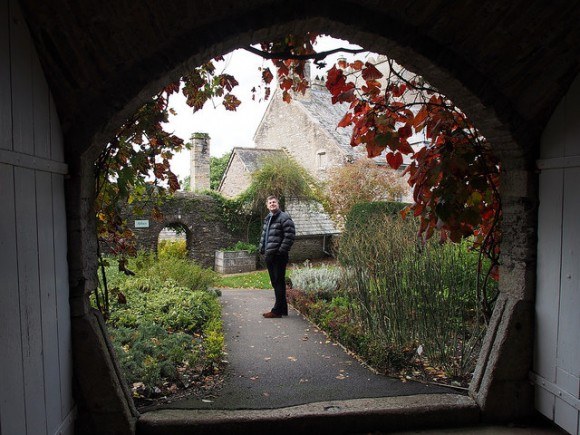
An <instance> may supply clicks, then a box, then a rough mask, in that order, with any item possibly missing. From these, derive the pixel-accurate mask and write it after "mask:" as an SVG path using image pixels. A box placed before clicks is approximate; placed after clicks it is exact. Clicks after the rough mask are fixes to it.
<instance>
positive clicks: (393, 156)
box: [387, 152, 403, 169]
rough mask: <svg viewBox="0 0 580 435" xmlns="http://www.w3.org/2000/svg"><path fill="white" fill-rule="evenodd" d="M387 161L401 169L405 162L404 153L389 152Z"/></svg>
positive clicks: (392, 166) (395, 167)
mask: <svg viewBox="0 0 580 435" xmlns="http://www.w3.org/2000/svg"><path fill="white" fill-rule="evenodd" d="M387 163H388V164H389V166H390V167H391V168H393V169H399V167H400V166H401V165H402V164H403V155H402V154H401V153H400V152H396V153H392V152H391V153H387Z"/></svg>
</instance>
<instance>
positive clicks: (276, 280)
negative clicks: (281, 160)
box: [260, 196, 295, 319]
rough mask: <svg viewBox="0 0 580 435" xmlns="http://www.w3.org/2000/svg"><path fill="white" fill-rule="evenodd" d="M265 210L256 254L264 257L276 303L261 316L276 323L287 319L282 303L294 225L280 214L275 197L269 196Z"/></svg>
mask: <svg viewBox="0 0 580 435" xmlns="http://www.w3.org/2000/svg"><path fill="white" fill-rule="evenodd" d="M266 207H267V208H268V210H269V211H270V213H268V216H266V218H265V219H264V229H263V231H262V237H261V239H260V254H263V255H264V256H265V260H266V266H267V267H268V274H269V275H270V282H271V283H272V287H274V295H275V296H276V303H275V304H274V307H273V308H272V310H271V311H268V312H266V313H264V314H262V315H263V316H264V317H265V318H267V319H277V318H280V317H282V316H287V315H288V302H287V301H286V265H287V264H288V254H289V252H290V248H291V247H292V244H293V243H294V236H295V230H294V222H293V221H292V219H291V218H290V216H289V215H288V213H285V212H283V211H282V210H280V203H279V202H278V198H276V197H275V196H269V197H268V199H267V200H266Z"/></svg>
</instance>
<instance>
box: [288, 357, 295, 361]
mask: <svg viewBox="0 0 580 435" xmlns="http://www.w3.org/2000/svg"><path fill="white" fill-rule="evenodd" d="M288 359H289V360H290V361H296V357H295V356H289V357H288Z"/></svg>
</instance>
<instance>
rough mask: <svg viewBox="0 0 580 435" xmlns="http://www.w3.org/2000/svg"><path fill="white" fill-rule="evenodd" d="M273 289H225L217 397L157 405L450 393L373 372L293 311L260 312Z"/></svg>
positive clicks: (245, 405) (246, 405) (258, 405)
mask: <svg viewBox="0 0 580 435" xmlns="http://www.w3.org/2000/svg"><path fill="white" fill-rule="evenodd" d="M273 301H274V294H273V291H271V290H270V291H268V290H247V289H243V290H240V289H225V290H223V292H222V297H221V302H222V305H223V310H222V312H223V321H224V332H225V337H226V352H227V356H226V359H227V360H228V366H227V369H226V379H225V381H224V386H223V388H222V389H221V390H220V391H219V392H218V393H217V395H218V396H217V397H213V398H211V399H207V398H206V399H199V398H196V399H186V400H182V401H177V402H174V403H171V404H168V405H165V406H163V408H181V409H272V408H282V407H287V406H294V405H300V404H306V403H314V402H328V401H333V400H348V399H358V398H376V397H389V396H407V395H413V394H426V393H454V394H456V393H457V391H455V390H452V389H450V388H444V387H438V386H432V385H424V384H421V383H417V382H410V381H409V382H402V381H401V380H399V379H394V378H389V377H386V376H382V375H378V374H375V373H373V372H372V371H370V370H369V369H368V368H366V367H365V366H363V365H362V364H361V363H359V362H358V361H357V360H356V359H355V358H354V357H352V356H351V355H349V354H347V353H346V352H345V351H344V350H343V349H342V348H341V347H340V346H338V345H336V344H335V343H333V342H332V341H330V340H329V339H328V338H327V337H326V336H325V335H324V334H323V333H322V332H320V331H319V330H318V328H316V327H315V326H314V325H312V324H311V323H310V322H308V321H307V320H306V319H305V318H304V317H303V316H302V315H300V313H298V312H297V311H296V310H293V309H291V310H290V313H289V315H288V317H283V318H281V319H264V318H263V317H262V313H263V312H265V311H269V310H270V308H271V306H272V304H273Z"/></svg>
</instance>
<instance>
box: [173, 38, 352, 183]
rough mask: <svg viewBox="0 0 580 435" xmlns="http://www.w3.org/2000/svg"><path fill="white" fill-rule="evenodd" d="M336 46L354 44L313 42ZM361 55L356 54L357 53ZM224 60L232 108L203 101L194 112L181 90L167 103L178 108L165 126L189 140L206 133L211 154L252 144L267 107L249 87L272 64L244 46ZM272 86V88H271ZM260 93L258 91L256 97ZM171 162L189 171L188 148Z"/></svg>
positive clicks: (330, 60)
mask: <svg viewBox="0 0 580 435" xmlns="http://www.w3.org/2000/svg"><path fill="white" fill-rule="evenodd" d="M337 47H349V48H352V47H356V46H353V45H350V44H349V43H348V42H347V41H341V40H337V39H333V38H330V37H323V38H320V40H319V43H318V44H317V45H316V49H317V50H318V51H325V50H329V49H333V48H337ZM340 56H343V55H340V54H336V55H332V56H329V58H328V65H327V67H326V69H330V68H331V67H332V65H333V64H334V62H335V61H336V59H337V58H338V57H340ZM360 56H361V55H359V57H360ZM224 58H225V61H224V62H220V63H218V64H217V68H218V72H222V71H221V69H223V72H227V73H228V74H231V75H233V76H234V77H235V78H236V79H237V80H238V82H239V83H240V84H239V86H237V87H236V88H234V91H233V93H234V95H236V96H237V97H238V98H239V99H240V100H241V101H242V104H241V105H240V106H239V107H238V110H237V111H235V112H228V111H226V110H225V109H224V108H223V106H222V105H221V104H219V105H217V107H215V108H214V107H213V105H212V104H211V102H208V103H206V105H205V106H204V108H203V109H202V110H201V111H199V112H197V113H193V112H192V109H191V108H190V107H189V106H187V105H186V104H185V98H184V97H183V95H182V94H181V93H180V94H178V95H175V96H173V97H172V98H171V100H170V105H171V106H172V107H173V108H175V110H176V111H177V116H174V117H171V119H170V123H169V126H168V129H169V131H173V132H174V133H175V134H177V136H179V137H181V138H182V139H184V140H185V141H188V140H189V138H190V136H191V134H192V133H197V132H202V133H208V134H209V136H210V154H211V155H212V156H214V157H220V156H222V155H224V154H225V153H226V152H229V151H231V150H232V148H233V147H235V146H242V147H253V146H255V144H254V142H253V136H254V132H255V131H256V128H257V127H258V124H259V123H260V120H261V119H262V116H263V114H264V111H265V110H266V106H267V102H266V101H258V100H257V99H256V101H252V95H251V89H252V87H256V88H257V87H258V86H259V85H260V72H259V70H258V68H260V67H267V66H269V67H270V69H271V70H272V72H274V68H273V66H272V65H271V63H270V62H269V61H266V60H264V59H262V58H261V57H259V56H257V55H254V54H251V53H249V52H247V51H245V50H236V51H234V52H232V53H229V54H227V55H225V56H224ZM312 73H313V74H314V75H317V74H318V75H320V74H321V71H320V70H318V69H316V68H312ZM274 86H275V85H273V86H272V91H273V90H274ZM258 96H259V92H258V95H257V98H258ZM171 166H172V168H173V171H174V172H175V173H176V174H177V175H178V177H179V178H180V179H183V178H185V177H186V176H187V175H189V151H187V152H185V153H181V154H180V155H177V156H176V157H175V158H174V159H173V161H172V163H171Z"/></svg>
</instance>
